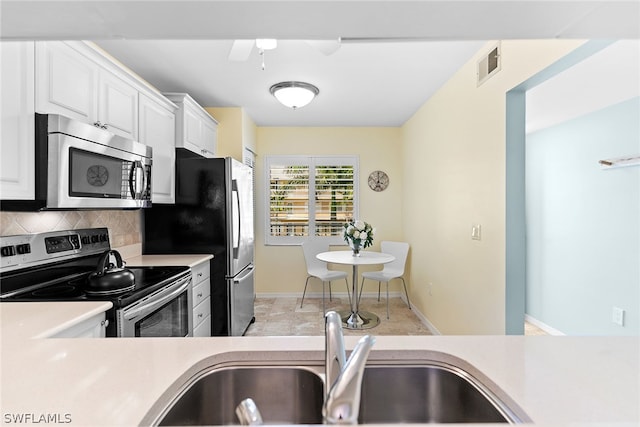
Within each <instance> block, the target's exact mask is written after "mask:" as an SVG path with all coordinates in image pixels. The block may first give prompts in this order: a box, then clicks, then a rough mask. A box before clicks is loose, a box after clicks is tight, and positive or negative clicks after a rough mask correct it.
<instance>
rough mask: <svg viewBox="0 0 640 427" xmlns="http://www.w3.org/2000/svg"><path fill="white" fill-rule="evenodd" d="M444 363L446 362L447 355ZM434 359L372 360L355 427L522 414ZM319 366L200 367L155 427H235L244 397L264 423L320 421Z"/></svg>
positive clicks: (485, 385)
mask: <svg viewBox="0 0 640 427" xmlns="http://www.w3.org/2000/svg"><path fill="white" fill-rule="evenodd" d="M449 359H450V358H449ZM450 362H451V360H449V362H442V361H438V360H413V361H408V360H407V361H402V362H398V361H395V360H394V361H388V362H384V361H370V363H367V367H366V368H365V373H364V378H363V382H362V395H361V405H360V415H359V419H358V422H359V423H361V424H381V423H384V424H392V423H511V424H516V423H521V422H528V421H530V420H529V419H528V417H527V416H526V414H524V412H523V411H522V410H521V409H520V408H519V407H518V406H517V405H516V404H515V402H513V401H512V400H511V399H510V398H509V397H508V396H507V395H506V394H504V393H503V392H502V391H501V390H500V389H499V387H497V386H496V385H495V384H494V383H493V382H492V381H491V380H489V379H488V378H486V377H485V376H484V375H483V374H482V373H481V372H479V371H477V370H475V368H473V367H472V366H462V367H461V365H464V364H465V363H464V361H460V362H461V363H454V364H451V363H450ZM324 395H325V391H324V366H322V365H321V364H320V363H319V362H315V363H314V362H312V361H308V360H307V361H302V362H299V363H294V362H290V361H289V362H281V363H278V362H274V361H269V362H265V363H255V362H254V363H248V364H242V363H240V364H233V363H226V364H219V365H214V366H210V367H208V368H206V369H202V370H200V371H199V372H198V373H197V374H195V375H193V376H192V377H191V378H189V379H188V380H186V381H184V383H183V384H181V385H180V387H179V390H178V391H177V392H174V393H173V396H165V400H166V401H167V402H168V404H166V405H164V407H162V408H159V410H158V412H159V414H157V415H156V416H154V418H155V419H154V422H153V424H157V425H230V424H239V421H238V419H237V417H236V414H235V408H236V406H237V405H238V404H239V403H240V402H241V401H242V400H244V399H246V398H248V397H250V398H252V399H253V400H254V401H255V402H256V405H257V407H258V408H259V410H260V412H261V415H262V419H263V421H264V424H322V422H323V419H322V405H323V401H324Z"/></svg>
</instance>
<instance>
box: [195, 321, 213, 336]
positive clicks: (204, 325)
mask: <svg viewBox="0 0 640 427" xmlns="http://www.w3.org/2000/svg"><path fill="white" fill-rule="evenodd" d="M193 336H194V337H210V336H211V316H207V317H205V318H204V319H203V320H202V322H200V324H199V325H198V326H197V327H195V328H193Z"/></svg>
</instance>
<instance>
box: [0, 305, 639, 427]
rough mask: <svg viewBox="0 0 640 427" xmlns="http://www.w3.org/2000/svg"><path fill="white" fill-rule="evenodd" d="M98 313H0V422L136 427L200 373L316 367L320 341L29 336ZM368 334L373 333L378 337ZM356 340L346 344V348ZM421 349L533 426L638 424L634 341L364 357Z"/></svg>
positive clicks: (49, 308) (399, 345) (453, 345)
mask: <svg viewBox="0 0 640 427" xmlns="http://www.w3.org/2000/svg"><path fill="white" fill-rule="evenodd" d="M101 309H104V307H99V306H97V305H96V303H2V304H0V320H1V326H0V327H1V330H0V333H1V335H0V338H1V341H2V342H1V344H2V349H1V353H0V356H1V371H0V377H1V379H0V381H1V384H0V386H1V387H0V393H1V394H0V403H1V405H0V407H1V409H2V421H0V422H2V423H4V424H12V423H14V421H12V420H14V419H15V418H11V417H16V416H21V415H22V416H24V415H25V414H30V416H31V417H32V419H37V418H38V417H39V416H42V415H44V416H51V415H52V414H53V415H54V416H58V417H59V419H61V420H70V421H71V423H70V424H71V425H83V426H84V425H92V426H98V425H104V426H106V425H109V426H125V425H126V426H129V425H137V424H140V423H141V422H142V420H143V419H144V417H145V415H146V414H147V412H148V411H149V409H150V408H151V407H152V406H153V405H154V403H155V402H156V401H157V400H158V398H159V397H160V396H161V395H162V394H163V392H165V390H167V389H168V388H169V387H171V386H172V384H173V385H174V386H175V384H174V382H176V380H178V379H179V378H180V377H181V375H182V374H184V373H185V372H187V371H189V370H190V368H193V367H194V366H196V365H199V367H203V366H205V365H212V364H216V363H219V362H221V361H230V360H241V359H244V358H247V357H251V356H252V355H255V354H257V353H256V351H259V352H260V353H259V354H260V356H261V357H266V358H272V359H282V360H308V359H312V360H322V359H323V348H324V337H321V336H316V337H212V338H103V339H86V338H76V339H62V338H55V339H54V338H50V339H45V338H28V337H34V336H42V335H46V333H47V331H51V330H52V329H56V328H63V327H64V326H63V325H69V324H70V323H73V322H78V321H79V319H80V318H87V317H90V316H91V315H92V314H93V313H95V310H101ZM318 321H322V320H321V319H320V318H319V319H318ZM56 322H59V325H57V326H56V325H54V323H56ZM368 332H369V333H371V334H374V335H375V329H373V330H370V331H368ZM357 339H358V337H357V336H347V337H345V342H346V346H347V349H352V348H353V346H354V345H355V342H356V341H357ZM427 351H430V352H433V351H436V352H443V353H447V354H450V355H453V356H457V357H459V358H461V359H464V360H466V361H467V362H468V363H470V364H471V365H473V366H474V367H475V368H477V369H479V370H480V371H482V372H483V373H484V374H485V375H487V376H488V377H489V378H490V379H491V380H492V381H493V382H495V383H496V384H497V385H498V386H499V387H501V388H502V390H503V391H504V392H506V393H507V394H508V395H509V396H510V397H511V398H512V399H514V400H515V401H516V402H517V403H518V404H519V405H520V406H521V408H522V409H523V410H524V411H525V412H526V413H527V414H528V415H529V417H531V419H533V421H534V422H535V423H536V424H537V425H548V426H557V425H568V424H573V425H584V424H585V423H600V425H607V426H610V425H638V424H639V423H640V405H639V402H640V390H639V389H640V368H639V364H640V339H639V338H637V337H626V338H625V337H551V336H549V337H544V336H543V337H504V336H472V337H471V336H469V337H464V336H409V337H390V336H379V337H377V342H376V344H375V347H374V350H373V351H372V353H371V358H373V359H375V358H384V359H389V358H404V357H406V356H407V355H408V354H413V355H414V356H415V355H420V354H423V353H424V352H427ZM32 423H33V422H32ZM33 424H39V425H42V423H33Z"/></svg>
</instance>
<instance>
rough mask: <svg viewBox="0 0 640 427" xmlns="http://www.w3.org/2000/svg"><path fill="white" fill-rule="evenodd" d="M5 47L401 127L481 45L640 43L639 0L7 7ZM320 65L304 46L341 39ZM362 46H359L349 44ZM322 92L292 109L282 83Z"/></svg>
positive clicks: (260, 116) (296, 122) (208, 102)
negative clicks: (22, 46)
mask: <svg viewBox="0 0 640 427" xmlns="http://www.w3.org/2000/svg"><path fill="white" fill-rule="evenodd" d="M0 12H1V15H0V36H1V37H2V38H3V39H7V40H9V39H35V40H42V39H76V40H77V39H86V40H94V41H96V42H97V43H98V44H99V45H101V46H102V47H103V48H104V49H105V50H107V51H108V52H110V53H111V54H112V55H114V56H115V57H117V58H118V59H120V60H121V61H122V62H123V63H124V64H126V65H128V66H129V67H130V68H132V69H133V70H134V71H136V72H137V73H138V74H140V75H141V76H143V77H144V78H146V79H147V80H148V81H149V82H150V83H152V84H153V85H154V86H156V87H158V88H159V89H160V90H163V91H176V92H178V91H184V92H188V93H190V94H191V95H192V96H193V97H194V98H195V99H196V100H197V101H198V102H200V103H201V104H202V105H204V106H242V107H244V108H246V110H247V112H248V113H249V115H250V116H251V117H252V118H253V119H254V120H255V122H256V123H257V124H258V125H261V126H397V125H400V124H402V123H404V122H405V121H406V120H407V119H408V118H409V117H410V116H411V115H412V114H413V113H414V112H415V111H416V109H417V108H418V107H419V106H420V105H421V104H423V103H424V102H425V101H426V100H427V99H428V98H429V97H430V96H431V95H432V94H433V92H434V91H435V90H437V89H438V88H439V87H440V86H441V85H442V84H443V83H444V82H445V81H446V80H447V79H448V78H449V77H450V76H451V74H452V73H453V72H454V71H455V70H457V69H458V68H459V67H460V65H462V64H463V63H464V62H466V61H467V60H469V58H471V56H472V55H473V54H474V53H475V52H477V51H478V49H480V48H481V46H483V44H484V43H483V42H482V41H483V40H495V39H524V38H585V39H586V38H610V39H619V38H633V39H638V38H640V2H639V1H638V0H620V1H618V0H608V1H607V0H601V1H597V0H591V1H589V0H586V1H582V0H567V1H548V0H508V1H505V0H502V1H500V0H498V1H485V0H467V1H462V0H412V1H380V0H378V1H368V0H342V1H323V0H298V1H291V0H283V1H271V0H260V1H249V0H190V1H187V0H182V1H175V0H137V1H124V0H115V1H114V0H112V1H101V0H82V1H80V0H70V1H69V0H67V1H57V0H44V1H42V0H41V1H35V0H2V1H1V2H0ZM258 37H273V38H278V39H279V46H278V48H277V49H276V50H275V51H270V52H267V54H266V70H264V71H262V70H261V69H260V59H259V58H258V54H257V52H256V51H255V50H254V52H253V53H252V55H251V56H250V57H249V60H248V61H246V62H230V61H228V58H227V57H228V53H229V49H230V47H231V43H232V41H231V40H233V39H254V38H258ZM339 38H342V40H344V42H343V43H342V45H341V47H340V49H339V50H338V51H337V52H335V53H334V54H332V55H329V56H325V55H323V54H322V53H320V52H319V51H317V50H316V49H314V48H312V47H311V46H310V45H309V44H307V43H305V42H303V41H301V40H306V39H315V40H318V39H327V40H338V39H339ZM361 38H364V39H366V40H365V41H366V42H363V43H354V41H356V40H354V39H361ZM284 80H302V81H306V82H309V83H313V84H315V85H317V86H318V87H319V88H320V95H319V96H318V98H317V99H316V100H315V101H313V102H312V103H311V104H310V105H309V106H307V107H304V108H301V109H299V110H296V111H293V110H288V109H286V108H284V107H282V106H281V105H279V104H278V103H277V102H276V101H275V99H273V97H271V95H270V94H269V92H268V89H269V87H270V86H271V85H272V84H274V83H277V82H279V81H284Z"/></svg>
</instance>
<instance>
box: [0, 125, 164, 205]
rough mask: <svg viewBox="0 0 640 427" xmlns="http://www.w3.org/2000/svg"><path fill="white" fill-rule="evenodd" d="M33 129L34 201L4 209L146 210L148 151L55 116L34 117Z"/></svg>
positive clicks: (146, 147) (134, 144)
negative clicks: (34, 149)
mask: <svg viewBox="0 0 640 427" xmlns="http://www.w3.org/2000/svg"><path fill="white" fill-rule="evenodd" d="M35 126H36V137H35V138H36V141H35V142H36V200H35V201H33V202H27V203H22V204H20V203H11V204H10V205H9V206H6V205H7V201H4V200H3V210H5V209H6V208H7V207H9V208H10V207H15V208H16V210H45V209H138V208H145V207H149V206H151V171H152V169H151V165H152V149H151V147H148V146H146V145H144V144H141V143H139V142H137V141H133V140H129V139H126V138H123V137H121V136H118V135H115V134H113V133H112V132H109V131H108V130H106V129H103V128H101V127H99V126H95V125H90V124H87V123H83V122H80V121H77V120H72V119H69V118H67V117H65V116H61V115H58V114H36V120H35ZM28 205H30V206H28Z"/></svg>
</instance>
